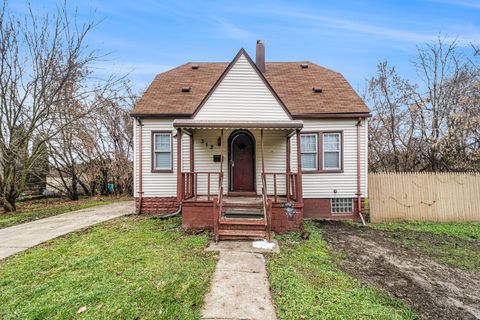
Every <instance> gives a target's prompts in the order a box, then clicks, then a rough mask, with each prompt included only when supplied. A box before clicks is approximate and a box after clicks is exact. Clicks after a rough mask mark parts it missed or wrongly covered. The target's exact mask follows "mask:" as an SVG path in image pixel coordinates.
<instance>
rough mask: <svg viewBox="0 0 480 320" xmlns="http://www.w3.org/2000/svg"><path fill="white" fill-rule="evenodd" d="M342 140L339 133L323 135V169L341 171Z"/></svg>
mask: <svg viewBox="0 0 480 320" xmlns="http://www.w3.org/2000/svg"><path fill="white" fill-rule="evenodd" d="M341 139H342V136H341V134H340V133H339V132H325V133H324V134H323V157H322V158H323V169H324V170H335V169H338V170H340V169H341V150H340V146H341Z"/></svg>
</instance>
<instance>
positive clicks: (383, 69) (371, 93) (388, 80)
mask: <svg viewBox="0 0 480 320" xmlns="http://www.w3.org/2000/svg"><path fill="white" fill-rule="evenodd" d="M414 91H415V87H414V86H412V85H411V84H410V83H409V82H408V81H406V80H404V79H402V78H401V77H400V76H399V75H398V74H397V73H396V71H395V68H394V67H391V66H389V65H388V63H387V62H386V61H384V62H381V63H379V64H378V66H377V74H376V75H375V76H374V77H372V78H371V79H370V81H369V86H368V91H367V95H366V97H365V98H366V100H367V101H368V102H369V103H370V105H372V106H373V108H374V110H373V112H374V115H373V119H372V121H370V135H371V139H370V148H371V149H372V150H373V152H372V153H371V157H370V167H371V170H372V171H377V170H382V171H411V170H414V169H415V168H416V166H417V165H418V163H417V162H418V160H417V159H416V158H415V152H416V151H417V150H418V148H419V144H418V141H417V139H416V138H415V136H416V133H417V132H416V124H417V123H418V116H417V113H416V112H412V109H411V108H410V104H411V103H412V100H411V95H412V93H413V92H414Z"/></svg>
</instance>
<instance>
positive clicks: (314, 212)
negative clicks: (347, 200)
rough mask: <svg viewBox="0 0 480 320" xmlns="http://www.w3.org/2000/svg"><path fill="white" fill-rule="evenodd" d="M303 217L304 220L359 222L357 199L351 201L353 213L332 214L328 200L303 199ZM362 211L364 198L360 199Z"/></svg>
mask: <svg viewBox="0 0 480 320" xmlns="http://www.w3.org/2000/svg"><path fill="white" fill-rule="evenodd" d="M303 202H304V208H303V215H304V217H305V219H332V220H360V217H359V216H358V214H356V212H357V199H354V201H353V207H354V208H353V212H354V213H346V214H343V213H342V214H339V213H332V211H331V204H330V199H329V198H314V199H312V198H310V199H303ZM361 206H362V210H364V209H365V198H361Z"/></svg>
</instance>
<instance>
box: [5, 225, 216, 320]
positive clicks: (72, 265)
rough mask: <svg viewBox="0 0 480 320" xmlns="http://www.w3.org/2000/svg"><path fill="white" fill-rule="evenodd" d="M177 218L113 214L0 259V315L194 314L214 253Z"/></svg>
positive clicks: (116, 316) (105, 316)
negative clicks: (106, 219)
mask: <svg viewBox="0 0 480 320" xmlns="http://www.w3.org/2000/svg"><path fill="white" fill-rule="evenodd" d="M180 222H181V221H180V219H179V218H174V219H171V220H166V221H165V220H158V219H154V218H144V217H134V216H130V217H124V218H119V219H116V220H112V221H110V222H106V223H104V224H101V225H98V226H95V227H93V228H91V229H89V230H87V231H85V232H78V233H72V234H70V235H68V236H65V237H63V238H58V239H55V240H52V241H50V242H48V243H46V244H44V245H41V246H39V247H36V248H33V249H31V250H28V251H27V252H25V253H21V254H18V255H16V256H13V257H11V258H8V259H6V260H5V261H3V262H0V319H72V318H75V319H197V318H199V314H200V308H201V305H202V302H203V297H204V295H205V293H206V292H207V290H208V287H209V283H210V278H211V275H212V273H213V270H214V267H215V258H214V254H212V253H206V252H204V248H205V246H206V245H207V243H208V239H209V236H208V235H207V234H202V235H195V236H187V235H185V234H183V233H182V231H181V229H180ZM83 307H85V308H86V309H85V311H84V312H81V313H77V312H78V311H79V310H80V308H83Z"/></svg>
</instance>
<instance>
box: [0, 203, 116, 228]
mask: <svg viewBox="0 0 480 320" xmlns="http://www.w3.org/2000/svg"><path fill="white" fill-rule="evenodd" d="M118 200H119V199H116V198H84V199H80V200H78V201H71V200H68V199H61V198H46V199H41V200H27V201H22V202H19V204H18V210H17V212H14V213H8V214H7V213H3V212H0V229H2V228H7V227H11V226H14V225H17V224H21V223H26V222H30V221H34V220H38V219H42V218H46V217H50V216H55V215H58V214H62V213H66V212H70V211H75V210H80V209H86V208H91V207H95V206H99V205H103V204H109V203H112V202H114V201H118Z"/></svg>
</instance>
